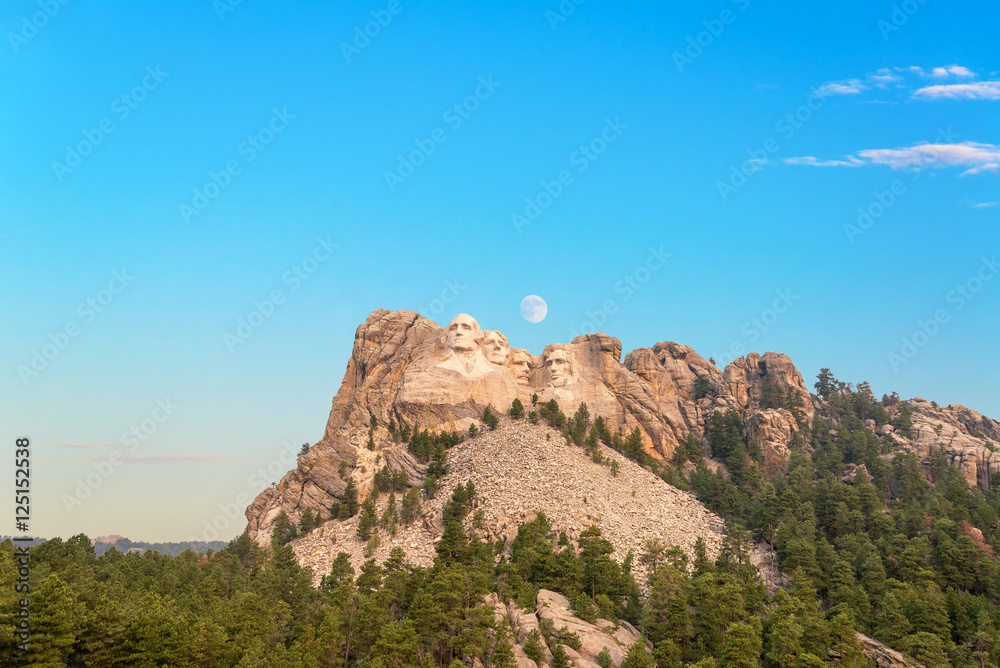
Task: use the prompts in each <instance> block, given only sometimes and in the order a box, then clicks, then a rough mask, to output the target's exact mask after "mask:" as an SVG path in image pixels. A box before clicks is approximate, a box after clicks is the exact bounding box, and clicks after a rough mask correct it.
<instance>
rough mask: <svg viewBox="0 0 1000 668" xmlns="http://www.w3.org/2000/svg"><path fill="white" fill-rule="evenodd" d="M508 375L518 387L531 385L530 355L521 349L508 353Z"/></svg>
mask: <svg viewBox="0 0 1000 668" xmlns="http://www.w3.org/2000/svg"><path fill="white" fill-rule="evenodd" d="M509 361H510V375H512V376H514V380H515V381H517V384H518V385H521V386H523V387H528V386H529V385H530V384H531V380H530V378H531V353H529V352H528V351H527V350H524V349H523V348H514V349H513V350H511V351H510V358H509Z"/></svg>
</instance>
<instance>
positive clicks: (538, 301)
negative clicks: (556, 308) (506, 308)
mask: <svg viewBox="0 0 1000 668" xmlns="http://www.w3.org/2000/svg"><path fill="white" fill-rule="evenodd" d="M548 312H549V305H548V304H546V303H545V300H544V299H542V298H541V297H539V296H538V295H528V296H527V297H525V298H524V299H522V300H521V317H522V318H524V319H525V320H527V321H528V322H541V321H542V320H545V315H546V314H547V313H548Z"/></svg>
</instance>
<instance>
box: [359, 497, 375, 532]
mask: <svg viewBox="0 0 1000 668" xmlns="http://www.w3.org/2000/svg"><path fill="white" fill-rule="evenodd" d="M377 526H378V515H377V514H376V510H375V501H374V499H372V497H368V498H367V499H365V501H364V503H362V504H361V517H360V518H358V528H357V534H358V538H360V539H361V540H364V541H367V540H369V539H370V538H371V537H372V531H374V530H375V528H376V527H377Z"/></svg>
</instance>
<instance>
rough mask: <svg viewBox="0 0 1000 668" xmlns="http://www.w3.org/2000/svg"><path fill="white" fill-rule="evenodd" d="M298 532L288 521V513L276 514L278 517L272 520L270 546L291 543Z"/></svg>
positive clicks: (289, 520) (290, 521)
mask: <svg viewBox="0 0 1000 668" xmlns="http://www.w3.org/2000/svg"><path fill="white" fill-rule="evenodd" d="M298 534H299V532H298V530H297V529H296V528H295V525H294V524H293V523H292V520H291V519H289V517H288V513H286V512H285V511H284V510H282V511H281V512H279V513H278V516H277V517H276V518H275V519H274V526H273V527H272V529H271V545H273V546H277V545H285V544H287V543H289V542H291V541H292V540H293V539H294V538H295V537H296V536H298Z"/></svg>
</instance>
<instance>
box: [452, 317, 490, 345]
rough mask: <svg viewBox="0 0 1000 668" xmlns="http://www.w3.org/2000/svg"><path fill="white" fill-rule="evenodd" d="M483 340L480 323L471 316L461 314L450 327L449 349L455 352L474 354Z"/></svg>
mask: <svg viewBox="0 0 1000 668" xmlns="http://www.w3.org/2000/svg"><path fill="white" fill-rule="evenodd" d="M482 340H483V333H482V331H481V330H480V329H479V323H478V322H476V320H475V318H473V317H472V316H471V315H467V314H465V313H460V314H458V315H456V316H455V319H454V320H452V321H451V324H450V325H448V347H449V348H451V349H452V350H454V351H455V352H463V353H469V352H473V351H474V350H476V349H477V348H479V344H480V343H481V342H482Z"/></svg>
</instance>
